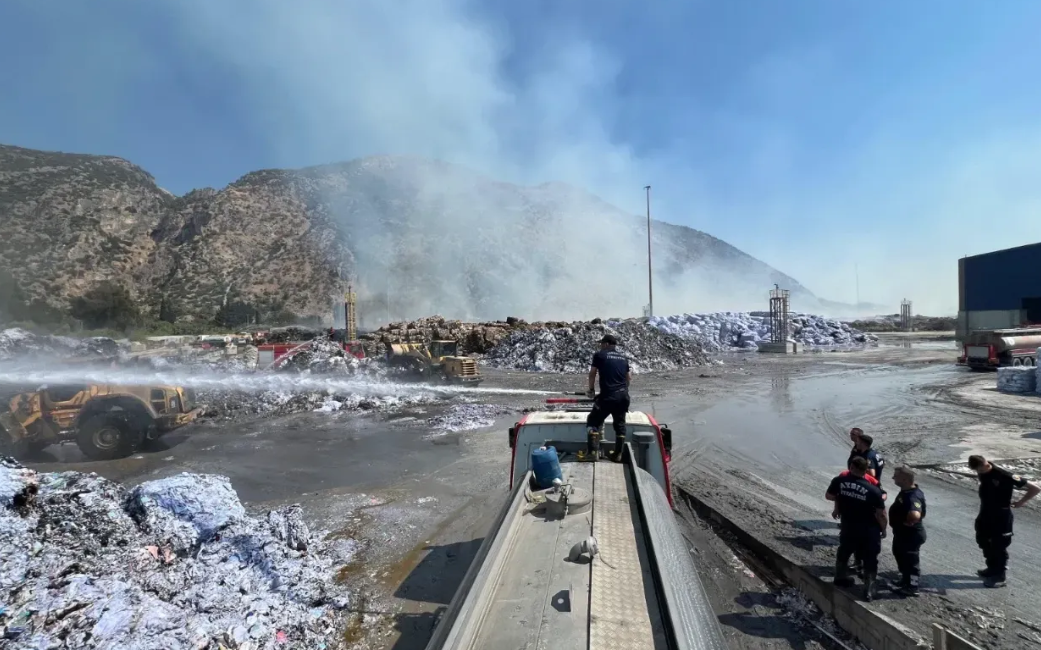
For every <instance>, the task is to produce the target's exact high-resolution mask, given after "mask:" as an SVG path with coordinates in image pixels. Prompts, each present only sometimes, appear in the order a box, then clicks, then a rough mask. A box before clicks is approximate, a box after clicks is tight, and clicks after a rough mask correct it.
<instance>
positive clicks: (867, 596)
mask: <svg viewBox="0 0 1041 650" xmlns="http://www.w3.org/2000/svg"><path fill="white" fill-rule="evenodd" d="M877 595H878V589H877V585H876V581H875V574H874V573H865V574H864V600H866V601H868V602H871V601H872V600H874V599H875V596H877Z"/></svg>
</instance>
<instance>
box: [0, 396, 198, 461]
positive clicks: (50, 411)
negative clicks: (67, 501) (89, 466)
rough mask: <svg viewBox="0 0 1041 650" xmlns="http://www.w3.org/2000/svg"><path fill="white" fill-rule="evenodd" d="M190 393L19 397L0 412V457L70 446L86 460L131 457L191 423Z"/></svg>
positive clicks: (194, 410)
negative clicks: (144, 447) (81, 453)
mask: <svg viewBox="0 0 1041 650" xmlns="http://www.w3.org/2000/svg"><path fill="white" fill-rule="evenodd" d="M194 402H195V392H194V391H192V390H191V389H186V388H181V387H179V386H117V385H112V384H88V385H75V386H47V387H44V388H41V389H40V390H37V391H34V392H26V393H19V394H17V395H15V396H14V397H13V398H12V399H11V400H10V402H9V403H8V405H7V409H6V410H4V411H0V454H4V453H6V454H10V455H15V456H18V455H22V454H32V453H34V452H38V451H40V450H42V449H44V448H45V447H47V446H49V445H52V444H58V443H65V442H75V443H76V445H77V446H78V447H79V448H80V451H82V452H83V455H84V456H86V457H87V458H90V459H91V460H111V459H113V458H122V457H125V456H129V455H131V454H133V453H134V452H136V451H137V450H138V449H139V448H140V447H141V446H142V445H143V444H144V443H145V442H146V441H151V440H156V439H158V438H159V437H160V436H162V435H163V434H165V433H168V432H170V431H173V430H174V429H177V428H179V427H182V426H184V425H186V424H188V423H190V422H192V421H194V420H195V419H196V418H197V417H198V416H199V413H200V412H201V411H202V409H201V408H197V407H196V406H195V404H194Z"/></svg>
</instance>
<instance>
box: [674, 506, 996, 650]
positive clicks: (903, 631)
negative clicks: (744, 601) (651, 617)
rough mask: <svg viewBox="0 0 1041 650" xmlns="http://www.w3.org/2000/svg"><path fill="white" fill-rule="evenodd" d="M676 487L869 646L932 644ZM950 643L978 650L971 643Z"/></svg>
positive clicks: (892, 648)
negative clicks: (814, 574) (812, 572)
mask: <svg viewBox="0 0 1041 650" xmlns="http://www.w3.org/2000/svg"><path fill="white" fill-rule="evenodd" d="M678 491H679V494H680V498H682V499H684V500H685V501H686V502H687V503H688V504H689V505H690V506H691V508H693V509H694V511H695V512H697V513H698V515H700V516H702V517H704V518H706V519H709V520H710V521H713V522H715V523H716V524H718V525H720V526H722V527H723V528H724V529H726V530H727V531H728V532H730V533H731V534H733V535H734V536H735V537H736V538H737V540H738V541H739V542H741V544H742V545H744V546H745V547H747V548H748V549H749V550H750V551H752V552H753V553H755V554H756V556H757V557H758V558H759V559H760V560H761V561H762V562H763V563H764V564H765V565H766V566H767V568H769V569H770V570H771V571H774V572H776V573H777V574H778V575H780V576H782V577H783V578H784V579H785V581H787V582H788V584H790V585H791V586H793V587H795V588H796V589H798V590H799V591H801V592H802V593H803V594H805V595H806V597H808V598H809V599H810V600H812V601H813V602H814V603H815V604H816V605H817V607H820V608H821V611H823V612H824V613H826V614H828V615H829V616H831V617H832V618H834V619H835V622H836V623H838V624H839V626H840V627H842V629H844V630H846V631H847V632H849V633H850V634H852V635H853V636H854V637H856V638H857V640H858V641H860V642H861V643H863V644H864V645H866V646H867V647H869V648H871V650H928V649H930V648H932V647H933V646H932V644H930V643H929V642H928V641H926V640H925V639H923V638H922V637H921V636H920V635H918V634H917V633H916V632H914V631H913V630H911V629H910V628H908V627H906V626H904V625H902V624H900V623H897V622H896V621H894V620H893V619H891V618H889V617H888V616H885V615H883V614H880V613H878V612H875V611H872V610H871V609H868V608H867V607H865V606H864V605H863V604H862V603H860V602H859V601H858V600H856V598H854V597H853V596H852V595H850V594H848V593H846V592H845V591H843V590H842V589H836V588H835V587H834V586H833V585H832V584H831V583H830V582H825V581H823V580H821V579H819V578H816V577H814V576H813V575H811V574H810V573H809V572H808V571H806V570H805V569H803V568H802V567H801V566H799V565H797V564H795V563H794V562H792V561H791V560H789V559H788V558H786V557H784V556H783V555H781V554H780V553H778V552H777V551H775V550H773V549H772V548H770V547H769V546H767V545H766V544H765V543H764V542H761V541H760V540H759V539H757V538H756V537H754V536H753V535H752V534H750V533H748V532H747V531H745V530H743V529H742V528H741V527H740V526H738V525H737V524H735V523H734V522H733V521H731V520H730V519H729V518H727V517H726V516H725V515H723V514H721V513H720V512H719V511H718V510H716V509H715V508H714V507H712V506H711V505H710V504H708V503H707V502H705V501H704V500H702V499H700V498H698V497H696V496H694V495H693V494H691V493H689V492H687V491H686V490H684V489H683V488H678ZM959 640H960V639H959ZM941 647H942V646H941ZM950 647H958V648H964V649H965V650H980V649H979V648H976V647H975V646H972V645H958V646H950Z"/></svg>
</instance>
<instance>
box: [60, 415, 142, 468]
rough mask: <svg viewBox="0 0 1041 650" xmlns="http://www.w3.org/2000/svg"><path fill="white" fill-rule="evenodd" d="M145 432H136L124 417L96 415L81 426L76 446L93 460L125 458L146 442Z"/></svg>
mask: <svg viewBox="0 0 1041 650" xmlns="http://www.w3.org/2000/svg"><path fill="white" fill-rule="evenodd" d="M144 439H145V432H144V431H141V430H135V428H134V427H133V426H131V424H130V423H129V422H127V420H126V419H125V418H123V417H120V416H118V415H113V414H101V415H95V416H93V417H91V418H89V419H88V420H87V421H86V422H84V423H83V425H82V426H80V430H79V432H78V433H77V434H76V446H78V447H79V448H80V451H81V452H83V455H84V456H86V457H87V458H89V459H91V460H112V459H115V458H125V457H127V456H129V455H130V454H133V453H134V452H135V451H137V450H138V449H139V448H140V447H141V444H142V443H143V442H144Z"/></svg>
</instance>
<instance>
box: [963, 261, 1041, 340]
mask: <svg viewBox="0 0 1041 650" xmlns="http://www.w3.org/2000/svg"><path fill="white" fill-rule="evenodd" d="M1026 325H1041V243H1037V244H1029V245H1026V246H1018V247H1016V248H1007V249H1005V250H1000V251H994V252H993V253H984V254H982V255H973V256H972V257H963V258H961V259H960V260H958V327H957V338H958V340H959V341H961V340H963V339H964V336H965V334H966V333H968V332H971V331H973V330H991V329H1002V328H1010V327H1022V326H1026Z"/></svg>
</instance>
